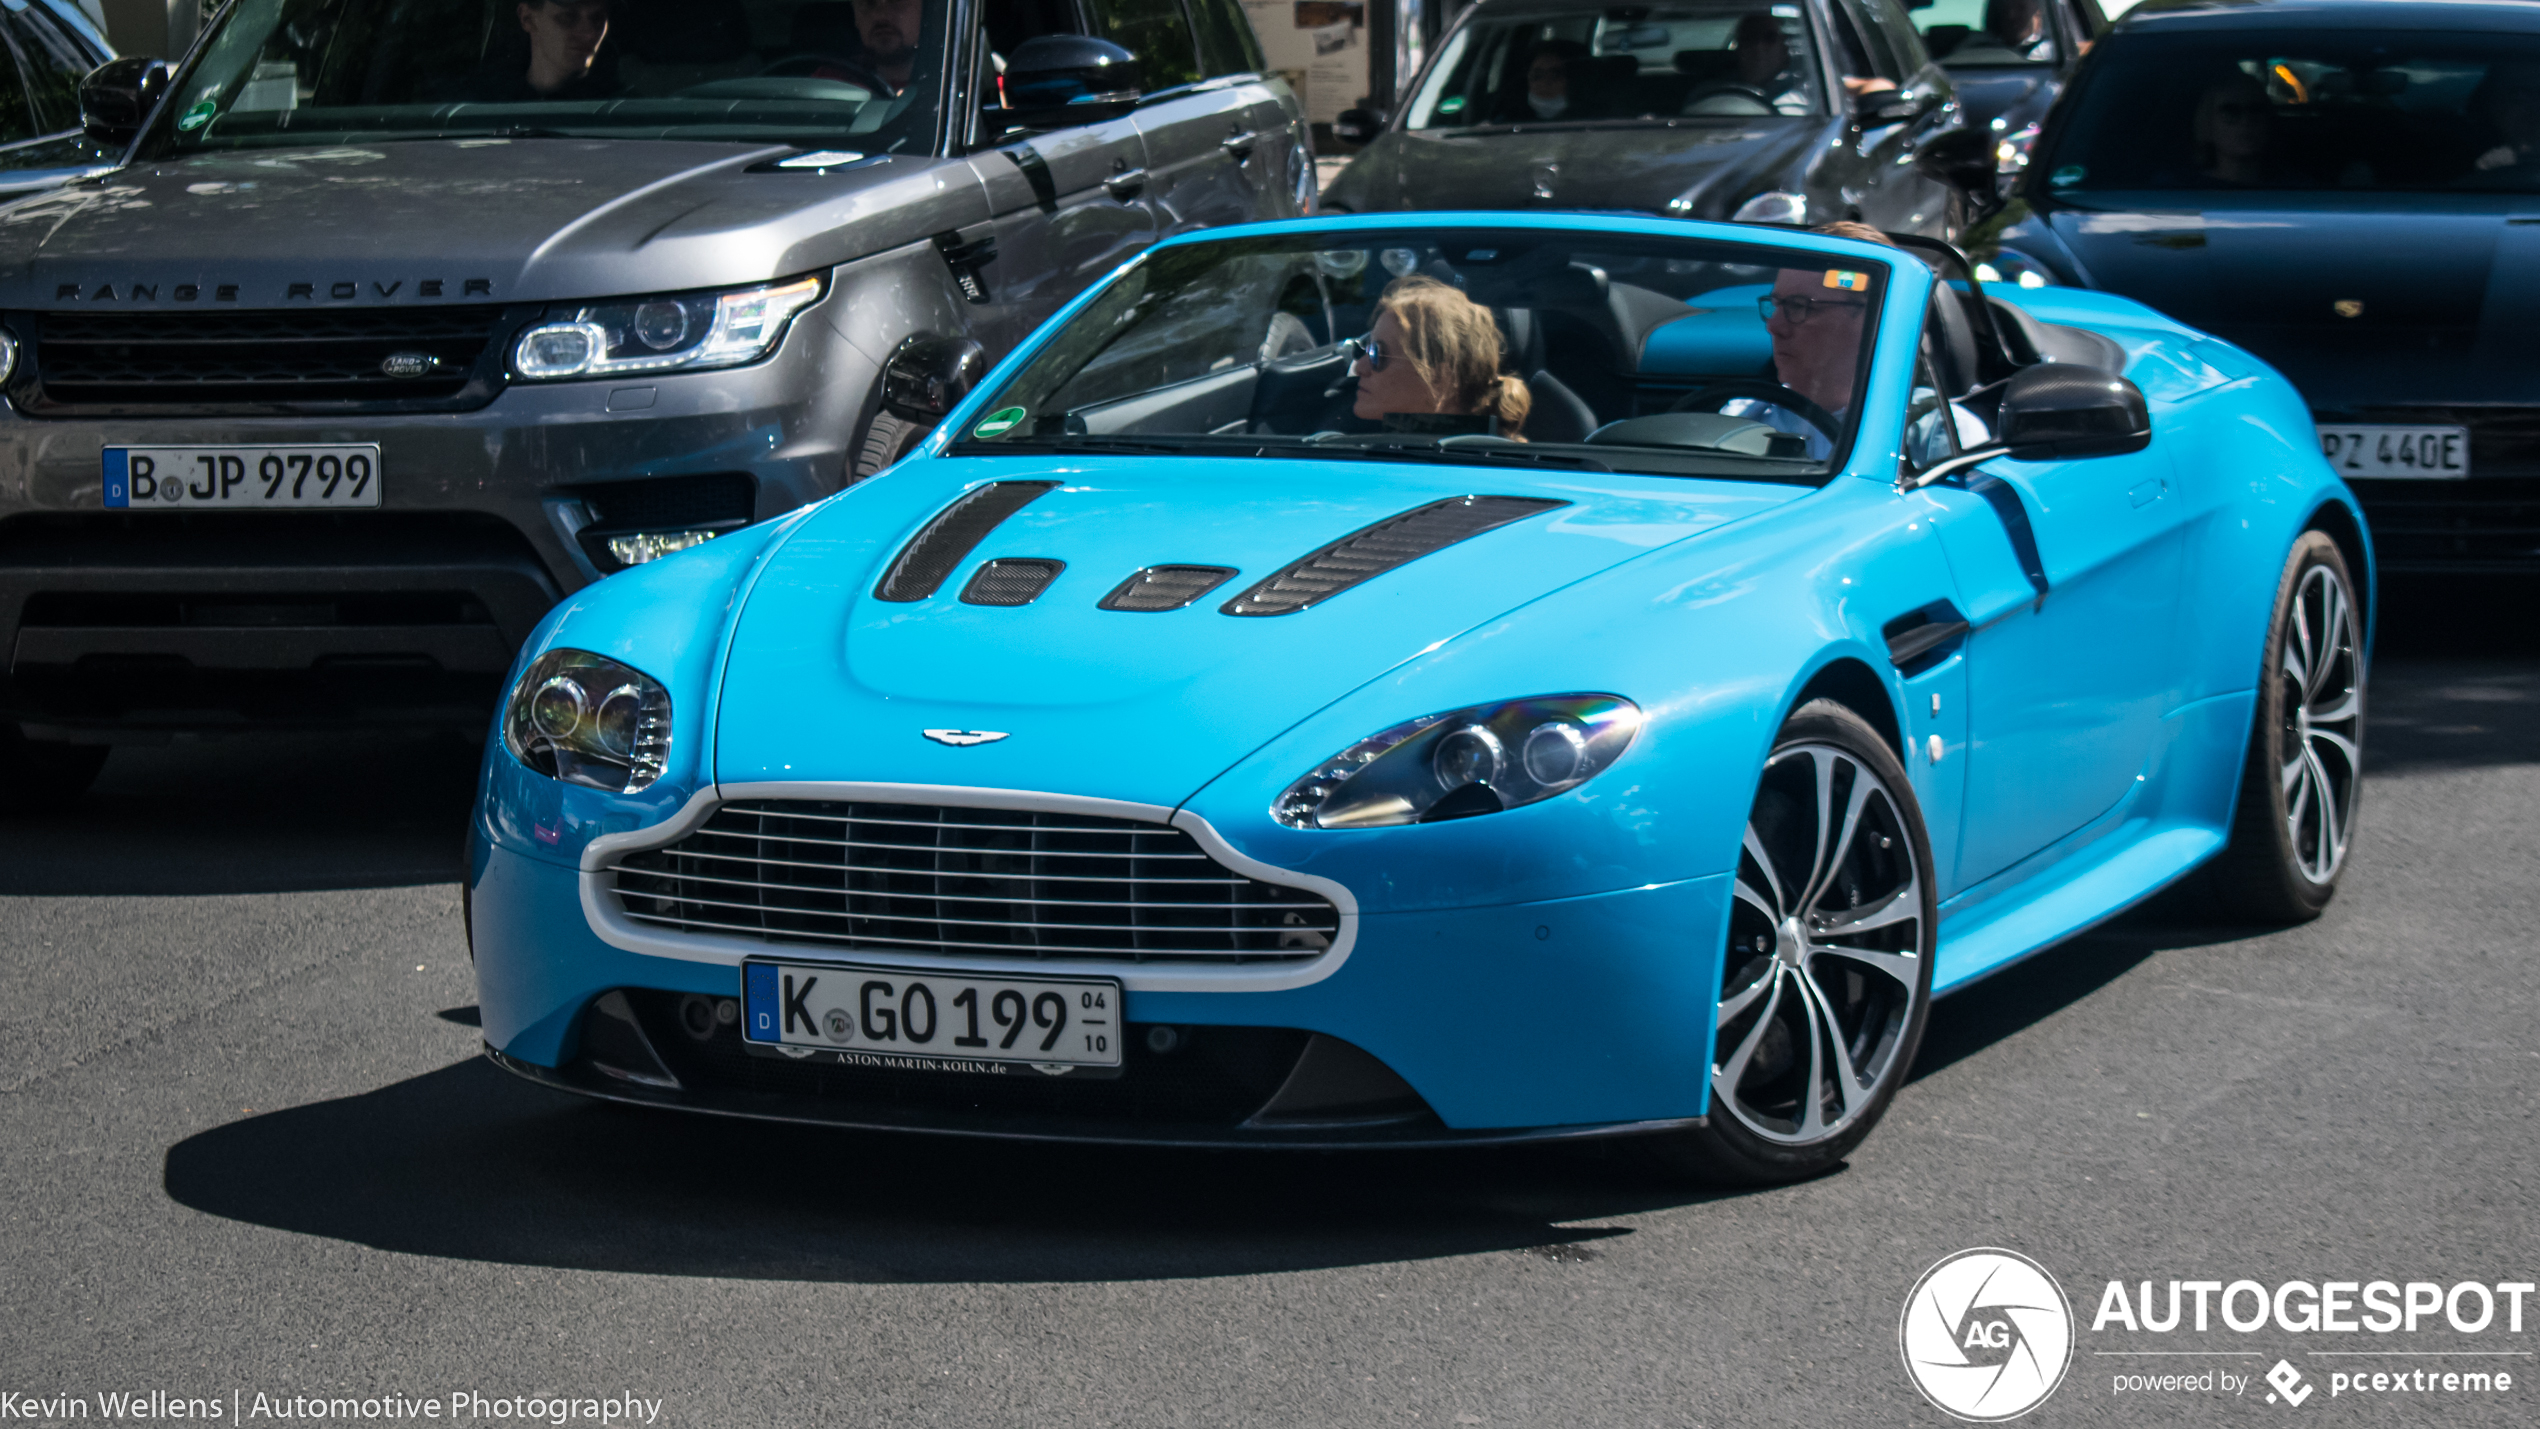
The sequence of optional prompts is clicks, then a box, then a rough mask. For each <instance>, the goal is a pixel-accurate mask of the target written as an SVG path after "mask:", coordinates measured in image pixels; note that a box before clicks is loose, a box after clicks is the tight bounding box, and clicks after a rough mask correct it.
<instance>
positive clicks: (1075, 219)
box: [938, 0, 1157, 349]
mask: <svg viewBox="0 0 2540 1429" xmlns="http://www.w3.org/2000/svg"><path fill="white" fill-rule="evenodd" d="M980 15H981V28H980V33H979V34H978V35H977V36H976V37H975V39H976V43H977V53H976V60H977V63H978V65H979V67H980V70H981V72H982V77H983V80H984V79H985V78H986V77H987V76H988V75H992V74H993V73H994V66H995V65H996V63H997V62H998V60H997V57H998V56H1000V55H1003V54H1010V53H1012V52H1013V50H1014V48H1015V47H1016V46H1018V45H1020V44H1021V43H1022V42H1023V41H1024V40H1027V39H1030V38H1032V37H1033V36H1036V35H1046V34H1083V33H1088V31H1087V30H1086V29H1085V26H1084V17H1083V16H1082V15H1081V14H1080V13H1079V12H1078V11H1077V10H1076V9H1075V7H1074V6H1073V5H1072V4H1068V3H1066V0H987V3H985V4H983V5H982V6H981V7H980ZM975 92H976V93H979V94H980V95H981V96H982V99H983V102H981V103H980V104H979V105H978V107H977V111H976V114H975V116H974V123H973V128H972V133H971V143H970V148H971V150H972V152H971V153H970V155H969V156H968V162H969V164H970V167H971V169H972V171H973V172H974V173H975V174H976V175H977V176H978V180H979V183H980V187H981V189H982V190H983V191H984V192H985V193H986V194H987V197H988V207H989V213H990V217H989V220H988V222H987V223H986V224H985V225H983V226H982V228H981V229H977V230H969V229H965V230H963V231H961V232H959V233H957V234H951V235H946V236H944V237H943V238H940V239H939V240H938V243H939V245H941V246H943V247H944V248H945V249H946V261H947V262H948V263H951V264H952V265H953V266H954V269H955V273H956V276H958V277H961V278H962V279H963V280H964V287H965V290H966V291H967V292H968V293H969V294H970V296H971V299H972V301H973V302H974V303H976V304H978V305H979V306H980V307H981V308H983V309H985V311H984V312H983V313H981V314H980V319H981V320H980V322H979V325H978V326H979V330H980V331H981V333H982V335H983V337H984V336H986V335H988V334H994V336H995V337H996V338H997V339H998V341H997V342H994V343H992V344H991V346H992V347H998V348H1000V349H1001V348H1002V347H1004V346H1010V345H1012V344H1013V343H1014V342H1016V341H1018V340H1020V339H1021V338H1022V336H1023V335H1024V334H1025V333H1028V332H1030V331H1031V330H1032V329H1033V328H1034V327H1036V326H1038V325H1039V324H1040V322H1041V321H1042V320H1043V319H1045V318H1047V317H1049V316H1050V314H1052V313H1054V312H1056V311H1057V310H1058V309H1059V307H1060V306H1061V305H1063V304H1064V303H1066V301H1067V300H1068V299H1069V298H1072V297H1074V296H1075V295H1076V294H1078V293H1080V292H1082V291H1084V290H1085V288H1086V287H1087V286H1089V285H1090V284H1092V283H1093V282H1094V281H1095V280H1096V279H1098V278H1100V277H1102V276H1103V275H1104V274H1106V273H1109V272H1110V271H1111V270H1112V269H1114V268H1117V267H1118V266H1120V265H1121V264H1122V263H1124V262H1126V261H1128V259H1129V258H1130V257H1131V256H1132V255H1134V254H1136V253H1137V252H1138V251H1139V250H1140V249H1143V248H1145V247H1146V246H1147V245H1148V244H1150V243H1152V242H1154V241H1155V239H1156V235H1157V224H1156V220H1155V210H1154V209H1153V207H1152V206H1151V205H1150V204H1149V202H1148V200H1147V189H1148V170H1147V156H1146V141H1145V139H1144V137H1143V136H1142V135H1140V133H1139V132H1138V123H1137V117H1136V116H1135V115H1134V114H1117V115H1113V116H1110V117H1099V118H1096V119H1094V120H1092V121H1089V122H1087V123H1083V124H1077V125H1072V126H1069V127H1066V128H1056V129H1044V130H1040V131H1037V132H1030V133H1021V134H1017V133H1011V132H1004V124H1003V121H1002V120H1001V119H1000V118H999V117H998V115H999V113H1000V111H999V110H998V109H997V108H996V107H995V99H994V96H995V94H996V86H995V85H994V84H993V83H986V82H983V83H981V84H980V85H979V86H977V88H976V91H975Z"/></svg>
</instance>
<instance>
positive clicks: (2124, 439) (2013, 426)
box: [1993, 363, 2152, 461]
mask: <svg viewBox="0 0 2540 1429" xmlns="http://www.w3.org/2000/svg"><path fill="white" fill-rule="evenodd" d="M1993 425H1994V431H1995V434H1996V440H1997V441H1998V442H1999V443H2000V444H2001V445H2002V446H2003V447H2005V448H2007V449H2008V450H2009V452H2010V455H2011V457H2012V459H2013V460H2015V461H2050V460H2055V459H2058V458H2064V457H2092V456H2122V455H2124V454H2125V453H2127V452H2139V451H2141V450H2143V449H2144V448H2145V447H2147V446H2150V445H2151V444H2152V417H2151V414H2150V413H2149V412H2148V411H2146V410H2145V408H2144V405H2143V390H2142V389H2141V388H2139V387H2137V386H2135V385H2134V384H2133V383H2131V382H2128V381H2127V380H2126V379H2124V378H2122V377H2113V376H2110V375H2109V374H2108V373H2105V372H2102V371H2100V370H2098V369H2097V368H2091V367H2077V366H2070V365H2066V364H2061V363H2048V364H2045V365H2042V366H2038V367H2023V368H2021V369H2020V370H2019V371H2018V372H2016V373H2013V374H2012V375H2011V380H2010V382H2009V384H2008V385H2006V386H2005V387H2004V389H2003V392H2002V405H2001V407H2000V408H1999V409H1998V410H1997V412H1996V413H1995V416H1994V424H1993Z"/></svg>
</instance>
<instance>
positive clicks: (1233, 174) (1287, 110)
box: [1189, 0, 1314, 219]
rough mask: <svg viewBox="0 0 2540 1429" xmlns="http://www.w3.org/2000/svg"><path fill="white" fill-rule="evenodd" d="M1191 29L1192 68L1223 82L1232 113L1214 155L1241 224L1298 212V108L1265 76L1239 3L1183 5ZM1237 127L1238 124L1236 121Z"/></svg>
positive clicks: (1303, 162)
mask: <svg viewBox="0 0 2540 1429" xmlns="http://www.w3.org/2000/svg"><path fill="white" fill-rule="evenodd" d="M1189 4H1190V7H1191V19H1192V21H1193V22H1194V23H1195V24H1196V25H1197V26H1198V27H1199V61H1200V68H1201V70H1202V71H1204V72H1205V73H1206V74H1207V75H1208V76H1209V78H1210V80H1211V81H1212V82H1225V83H1226V84H1227V85H1228V88H1229V89H1230V91H1231V94H1230V99H1231V101H1232V104H1233V105H1234V109H1233V110H1232V111H1231V112H1230V113H1229V115H1228V124H1227V134H1226V137H1225V138H1223V139H1220V140H1218V148H1219V150H1220V151H1221V152H1222V153H1224V154H1226V155H1227V156H1228V158H1229V159H1230V160H1231V161H1232V162H1231V164H1230V165H1229V167H1228V169H1227V170H1226V172H1227V175H1228V177H1229V178H1231V179H1232V180H1233V181H1234V183H1233V186H1232V191H1233V192H1234V193H1235V194H1236V195H1237V197H1238V198H1239V199H1240V200H1241V201H1242V203H1243V205H1244V211H1245V216H1246V217H1247V218H1253V219H1262V218H1286V217H1293V216H1295V215H1297V214H1301V213H1303V212H1305V210H1306V206H1307V201H1308V199H1309V196H1310V195H1311V194H1312V193H1313V191H1314V189H1313V184H1314V157H1313V155H1312V154H1311V153H1309V152H1307V149H1306V141H1305V108H1304V106H1303V105H1301V104H1299V103H1298V102H1297V97H1296V91H1294V90H1293V89H1290V88H1289V87H1288V82H1287V81H1286V80H1284V79H1282V78H1280V77H1279V76H1277V75H1275V74H1273V73H1271V71H1270V66H1269V61H1268V60H1266V59H1264V58H1263V57H1262V52H1261V37H1260V36H1258V35H1256V34H1254V33H1253V29H1252V22H1251V21H1250V20H1248V19H1246V18H1245V17H1244V11H1243V6H1242V4H1241V3H1240V0H1189ZM1238 120H1239V121H1240V125H1238V123H1237V122H1236V121H1238Z"/></svg>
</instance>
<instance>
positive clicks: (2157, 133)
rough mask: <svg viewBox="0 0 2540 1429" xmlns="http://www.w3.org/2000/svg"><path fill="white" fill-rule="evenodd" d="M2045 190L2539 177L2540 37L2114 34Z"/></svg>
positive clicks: (2417, 183)
mask: <svg viewBox="0 0 2540 1429" xmlns="http://www.w3.org/2000/svg"><path fill="white" fill-rule="evenodd" d="M2076 98H2077V99H2078V101H2079V103H2078V104H2077V105H2076V107H2075V108H2074V109H2073V111H2072V113H2071V115H2070V117H2069V118H2068V119H2067V120H2066V121H2065V122H2064V123H2062V124H2060V125H2058V126H2056V133H2055V134H2054V136H2053V137H2052V140H2051V147H2050V148H2049V149H2048V150H2047V152H2046V153H2044V154H2042V155H2040V156H2039V158H2038V159H2037V160H2036V162H2035V164H2034V166H2033V167H2032V168H2031V170H2030V172H2031V173H2035V172H2037V171H2038V170H2039V169H2043V170H2044V171H2045V174H2046V186H2047V191H2048V193H2050V194H2051V195H2054V196H2057V197H2063V196H2067V195H2075V194H2081V193H2085V192H2088V191H2091V190H2102V191H2105V190H2113V189H2137V190H2140V189H2206V190H2225V191H2228V190H2235V189H2239V190H2253V189H2255V190H2266V189H2272V190H2288V189H2290V190H2325V191H2335V192H2342V193H2352V192H2369V191H2375V190H2380V191H2388V190H2411V189H2413V190H2429V189H2431V190H2482V189H2483V190H2490V191H2503V192H2510V193H2532V192H2535V191H2540V39H2535V38H2534V37H2531V36H2527V35H2509V34H2441V33H2409V32H2405V31H2388V30H2383V31H2365V30H2345V31H2339V30H2303V31H2293V30H2274V29H2270V30H2262V31H2251V32H2248V33H2246V34H2230V33H2221V34H2210V33H2208V34H2194V35H2132V36H2127V37H2126V38H2125V39H2124V41H2123V42H2122V43H2121V44H2112V45H2111V46H2109V52H2108V53H2107V54H2106V55H2104V56H2102V57H2101V60H2100V68H2099V69H2098V71H2097V72H2096V73H2095V74H2093V75H2092V76H2091V77H2090V79H2089V80H2088V82H2087V84H2086V86H2085V87H2084V89H2083V92H2082V93H2081V94H2080V95H2078V96H2076Z"/></svg>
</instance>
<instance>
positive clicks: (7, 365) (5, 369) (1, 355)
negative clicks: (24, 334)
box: [0, 327, 18, 382]
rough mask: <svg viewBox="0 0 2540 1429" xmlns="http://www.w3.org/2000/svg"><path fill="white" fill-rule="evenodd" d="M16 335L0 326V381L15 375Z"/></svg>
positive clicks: (16, 363)
mask: <svg viewBox="0 0 2540 1429" xmlns="http://www.w3.org/2000/svg"><path fill="white" fill-rule="evenodd" d="M17 370H18V335H17V334H16V333H13V332H11V331H9V330H8V329H7V328H4V327H0V382H6V381H8V380H9V379H10V378H11V377H13V376H15V375H17Z"/></svg>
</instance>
